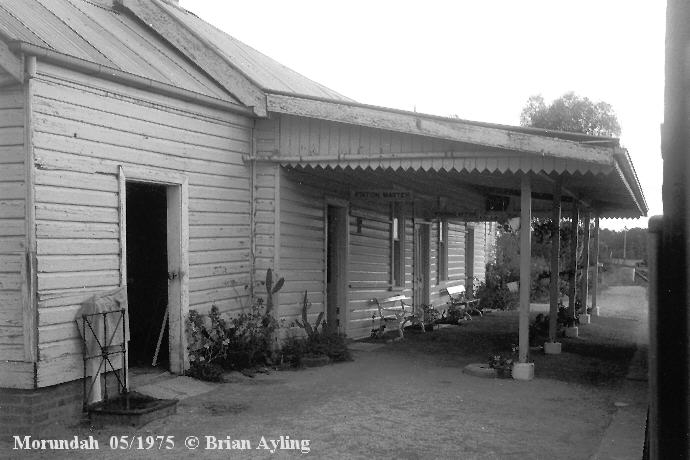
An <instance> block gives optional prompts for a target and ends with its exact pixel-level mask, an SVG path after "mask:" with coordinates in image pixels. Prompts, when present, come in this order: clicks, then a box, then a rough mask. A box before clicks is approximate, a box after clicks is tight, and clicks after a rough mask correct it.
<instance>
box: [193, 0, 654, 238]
mask: <svg viewBox="0 0 690 460" xmlns="http://www.w3.org/2000/svg"><path fill="white" fill-rule="evenodd" d="M180 6H182V7H184V8H186V9H188V10H190V11H192V12H193V13H195V14H196V15H198V16H199V17H201V18H202V19H204V20H206V21H208V22H210V23H212V24H214V25H215V26H216V27H218V28H220V29H222V30H223V31H225V32H227V33H229V34H230V35H232V36H234V37H235V38H237V39H239V40H241V41H243V42H245V43H246V44H248V45H250V46H252V47H254V48H256V49H257V50H259V51H261V52H263V53H264V54H267V55H268V56H270V57H272V58H274V59H276V60H277V61H279V62H281V63H282V64H284V65H286V66H288V67H290V68H292V69H294V70H296V71H298V72H300V73H302V74H303V75H305V76H307V77H309V78H311V79H312V80H315V81H318V82H319V83H322V84H324V85H325V86H328V87H329V88H332V89H334V90H336V91H338V92H340V93H342V94H344V95H346V96H349V97H351V98H353V99H355V100H357V101H358V102H363V103H366V104H374V105H381V106H385V107H392V108H398V109H404V110H413V109H416V110H417V111H418V112H424V113H431V114H435V115H442V116H449V115H458V116H459V117H460V118H464V119H469V120H478V121H486V122H495V123H504V124H511V125H517V124H519V119H520V111H521V108H522V107H523V105H524V104H525V102H526V101H527V98H528V97H529V96H530V95H533V94H542V95H543V96H544V97H545V98H546V99H547V101H550V100H552V99H554V98H557V97H559V96H561V95H562V94H563V93H565V92H567V91H575V92H576V93H577V94H579V95H582V96H587V97H589V98H590V99H593V100H595V101H598V100H604V101H606V102H608V103H610V104H611V105H612V106H613V107H614V110H615V111H616V113H617V115H618V119H619V121H620V124H621V127H622V134H621V142H622V144H623V146H624V147H626V148H627V149H628V150H629V152H630V154H631V156H632V159H633V162H634V164H635V168H636V169H637V173H638V176H639V178H640V182H641V184H642V189H643V191H644V193H645V196H646V198H647V202H648V204H649V208H650V212H649V215H650V216H651V215H655V214H661V212H662V204H661V177H662V161H661V152H660V142H661V141H660V124H661V123H662V120H663V86H664V73H663V66H664V30H665V2H663V1H658V0H596V1H594V0H580V1H577V2H574V1H566V0H523V1H515V0H495V1H491V0H474V1H464V0H454V1H450V0H449V1H440V0H425V1H419V0H416V1H405V0H402V1H401V0H397V1H392V0H391V1H388V0H367V1H363V0H348V1H337V2H336V1H324V0H321V1H315V0H290V1H285V0H261V1H255V2H228V1H217V0H180ZM624 225H627V226H628V227H629V228H630V227H633V226H642V227H646V225H647V218H643V219H639V220H637V221H622V220H607V221H602V226H603V227H609V228H615V229H620V228H622V227H623V226H624Z"/></svg>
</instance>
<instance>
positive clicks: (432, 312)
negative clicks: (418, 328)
mask: <svg viewBox="0 0 690 460" xmlns="http://www.w3.org/2000/svg"><path fill="white" fill-rule="evenodd" d="M422 311H423V315H422V321H423V322H424V324H435V323H436V322H438V321H439V320H440V319H441V313H440V312H439V311H438V310H437V309H436V308H435V307H434V306H433V305H422Z"/></svg>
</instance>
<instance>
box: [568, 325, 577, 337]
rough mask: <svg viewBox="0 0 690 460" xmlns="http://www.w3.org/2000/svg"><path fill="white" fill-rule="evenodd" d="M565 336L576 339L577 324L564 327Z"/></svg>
mask: <svg viewBox="0 0 690 460" xmlns="http://www.w3.org/2000/svg"><path fill="white" fill-rule="evenodd" d="M565 336H566V337H570V338H571V339H576V338H577V336H578V329H577V326H572V327H566V328H565Z"/></svg>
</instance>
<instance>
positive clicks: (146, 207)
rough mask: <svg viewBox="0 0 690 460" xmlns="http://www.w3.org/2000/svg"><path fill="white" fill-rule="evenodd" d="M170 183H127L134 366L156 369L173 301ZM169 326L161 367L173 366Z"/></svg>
mask: <svg viewBox="0 0 690 460" xmlns="http://www.w3.org/2000/svg"><path fill="white" fill-rule="evenodd" d="M166 195H167V188H166V186H164V185H155V184H146V183H136V182H132V183H129V182H128V183H127V197H126V199H127V201H126V208H127V294H128V303H129V329H130V341H129V355H128V364H129V367H151V366H152V362H153V357H154V354H155V352H156V345H157V344H158V337H159V334H160V332H161V327H162V326H163V321H164V318H165V312H166V308H167V305H168V231H167V230H168V217H167V196H166ZM168 344H169V334H168V327H167V324H166V326H165V327H164V328H163V336H162V340H161V344H160V349H159V352H158V361H157V367H159V368H163V369H169V368H170V354H169V351H168V346H169V345H168Z"/></svg>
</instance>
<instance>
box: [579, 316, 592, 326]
mask: <svg viewBox="0 0 690 460" xmlns="http://www.w3.org/2000/svg"><path fill="white" fill-rule="evenodd" d="M579 319H580V326H582V325H583V324H589V323H591V322H592V316H591V315H589V314H588V313H583V314H581V315H580V317H579Z"/></svg>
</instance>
